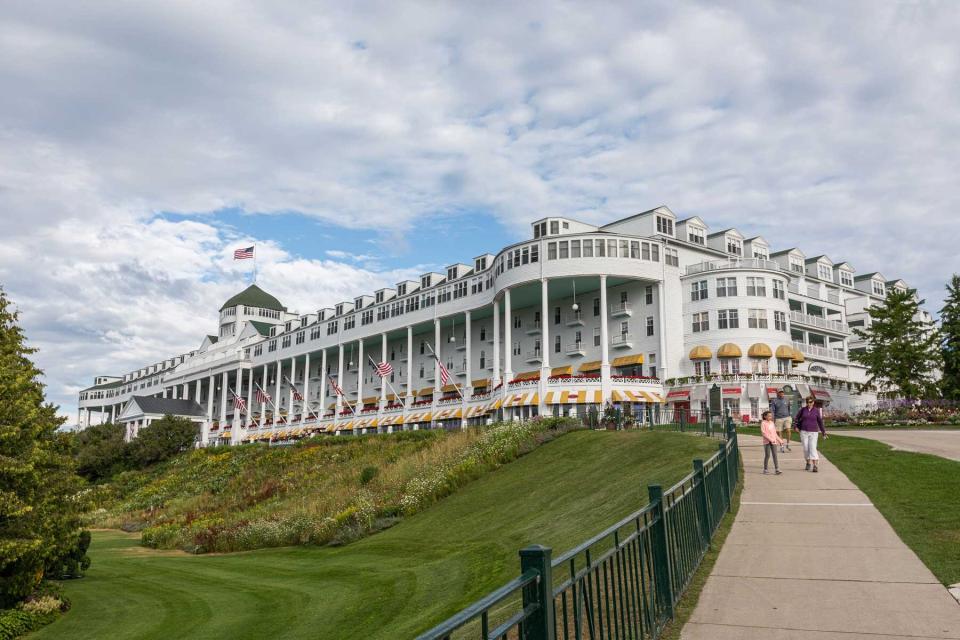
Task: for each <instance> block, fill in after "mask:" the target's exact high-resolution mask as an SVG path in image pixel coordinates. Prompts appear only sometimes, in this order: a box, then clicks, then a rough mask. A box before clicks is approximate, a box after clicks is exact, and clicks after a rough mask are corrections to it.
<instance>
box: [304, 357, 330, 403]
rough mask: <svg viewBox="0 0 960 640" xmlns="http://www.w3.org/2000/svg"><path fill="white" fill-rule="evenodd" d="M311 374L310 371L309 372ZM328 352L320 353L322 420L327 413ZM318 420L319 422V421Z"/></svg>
mask: <svg viewBox="0 0 960 640" xmlns="http://www.w3.org/2000/svg"><path fill="white" fill-rule="evenodd" d="M307 373H308V374H309V373H310V372H309V371H308V372H307ZM326 405H327V350H326V349H324V350H323V351H321V352H320V411H319V413H320V418H319V420H323V416H324V414H325V413H326V412H327V406H326ZM319 420H318V421H319Z"/></svg>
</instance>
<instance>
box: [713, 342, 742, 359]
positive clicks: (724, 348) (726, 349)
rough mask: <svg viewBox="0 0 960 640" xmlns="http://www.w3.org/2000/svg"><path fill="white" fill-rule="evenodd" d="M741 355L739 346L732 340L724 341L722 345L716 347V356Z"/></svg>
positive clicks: (731, 356)
mask: <svg viewBox="0 0 960 640" xmlns="http://www.w3.org/2000/svg"><path fill="white" fill-rule="evenodd" d="M742 356H743V351H741V350H740V347H738V346H737V345H735V344H733V343H732V342H724V343H723V344H722V345H720V348H719V349H717V357H718V358H740V357H742Z"/></svg>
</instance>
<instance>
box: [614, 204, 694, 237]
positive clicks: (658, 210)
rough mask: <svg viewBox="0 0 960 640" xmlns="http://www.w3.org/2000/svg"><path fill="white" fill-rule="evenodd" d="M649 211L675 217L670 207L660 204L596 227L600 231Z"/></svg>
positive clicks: (641, 215) (644, 214)
mask: <svg viewBox="0 0 960 640" xmlns="http://www.w3.org/2000/svg"><path fill="white" fill-rule="evenodd" d="M651 213H659V214H662V215H667V216H673V218H674V219H676V217H677V214H675V213H674V212H673V211H670V207H668V206H667V205H665V204H662V205H660V206H659V207H654V208H653V209H648V210H647V211H641V212H640V213H635V214H633V215H632V216H627V217H626V218H621V219H620V220H614V221H613V222H608V223H607V224H603V225H600V226H599V227H597V229H598V230H600V231H602V230H604V229H606V228H607V227H612V226H614V225H619V224H622V223H624V222H626V221H627V220H633V219H634V218H642V217H644V216H648V215H650V214H651Z"/></svg>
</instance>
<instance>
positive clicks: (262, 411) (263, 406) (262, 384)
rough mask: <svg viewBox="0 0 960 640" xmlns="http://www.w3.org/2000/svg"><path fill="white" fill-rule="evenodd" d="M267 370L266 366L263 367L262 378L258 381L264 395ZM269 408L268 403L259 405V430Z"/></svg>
mask: <svg viewBox="0 0 960 640" xmlns="http://www.w3.org/2000/svg"><path fill="white" fill-rule="evenodd" d="M267 368H268V365H263V378H262V379H261V380H260V390H261V391H263V392H264V393H267ZM268 406H270V403H269V402H261V403H260V428H261V429H262V428H263V426H264V424H265V423H264V420H266V418H267V407H268Z"/></svg>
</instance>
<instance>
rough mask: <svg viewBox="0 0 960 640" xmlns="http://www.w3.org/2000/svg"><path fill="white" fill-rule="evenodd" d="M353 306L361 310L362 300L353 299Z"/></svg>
mask: <svg viewBox="0 0 960 640" xmlns="http://www.w3.org/2000/svg"><path fill="white" fill-rule="evenodd" d="M353 306H354V307H355V308H357V309H360V308H362V307H363V298H354V300H353Z"/></svg>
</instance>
